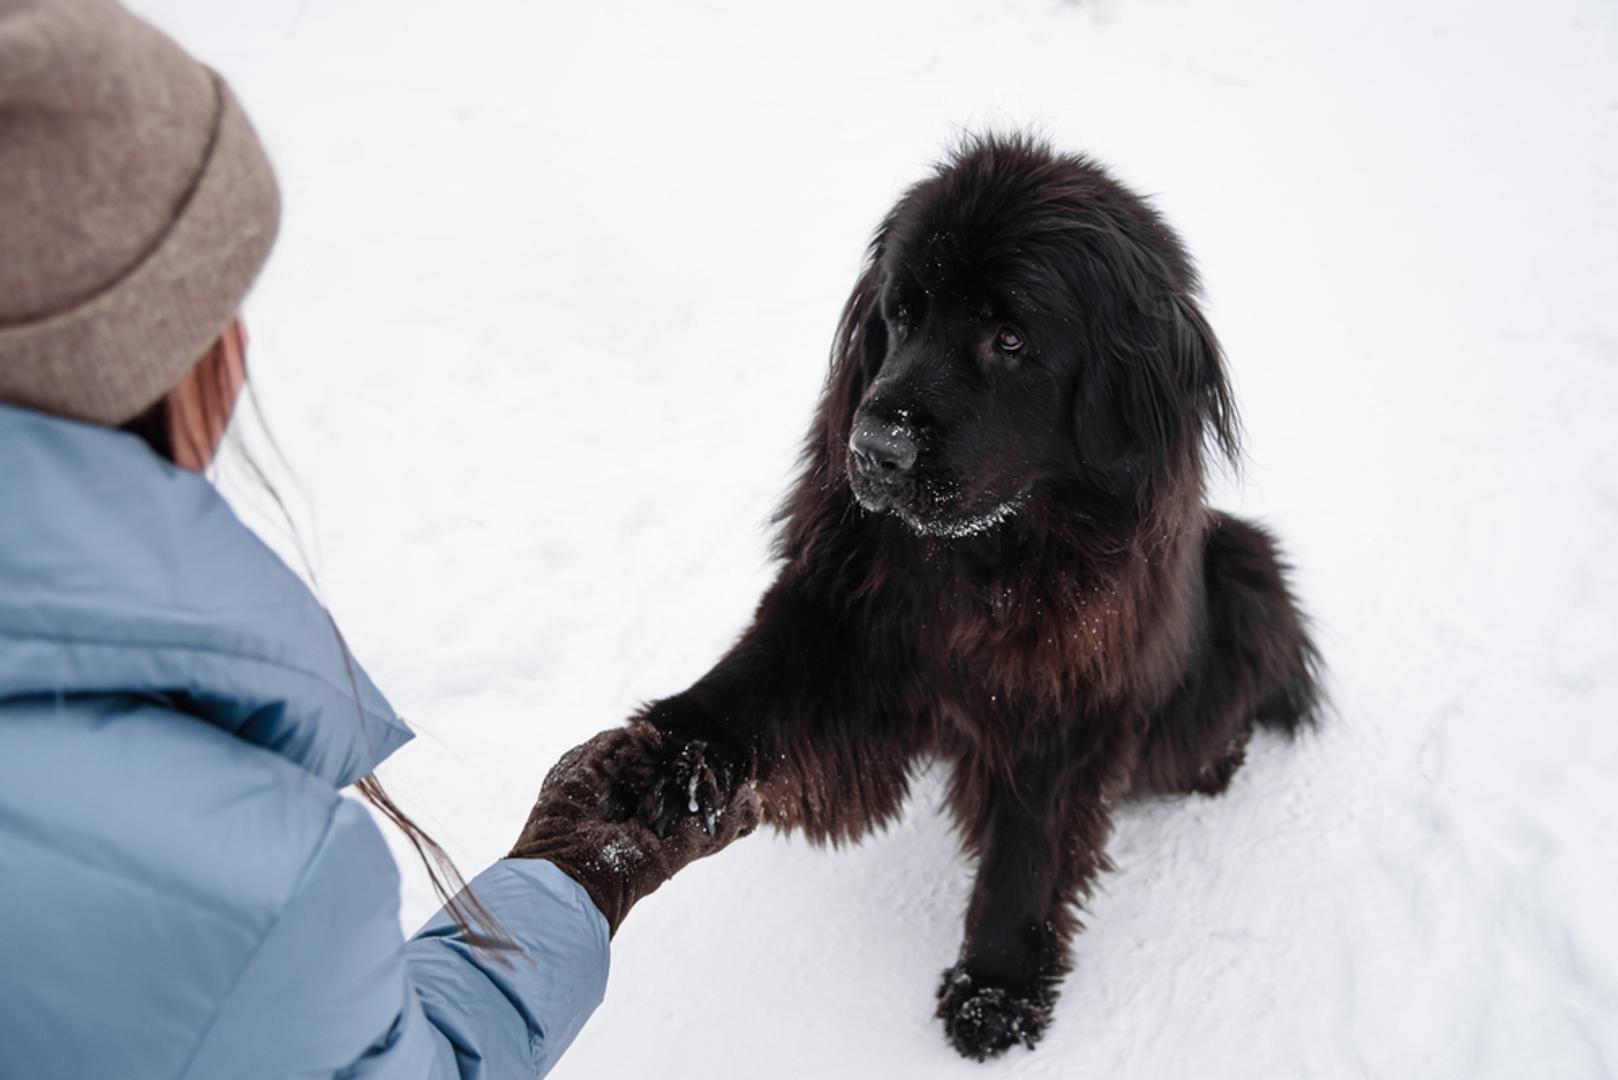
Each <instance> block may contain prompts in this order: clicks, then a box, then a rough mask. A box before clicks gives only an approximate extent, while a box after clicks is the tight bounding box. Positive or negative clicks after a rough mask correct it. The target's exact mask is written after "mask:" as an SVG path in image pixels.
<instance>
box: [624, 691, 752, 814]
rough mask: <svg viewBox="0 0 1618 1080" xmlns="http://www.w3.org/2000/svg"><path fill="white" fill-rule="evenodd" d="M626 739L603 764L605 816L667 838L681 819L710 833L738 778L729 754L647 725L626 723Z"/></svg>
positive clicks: (730, 797) (728, 801) (643, 722)
mask: <svg viewBox="0 0 1618 1080" xmlns="http://www.w3.org/2000/svg"><path fill="white" fill-rule="evenodd" d="M628 731H629V732H630V734H631V738H629V739H628V740H626V741H625V743H624V744H623V745H622V746H620V747H619V748H618V749H617V752H616V753H615V754H614V755H613V756H612V758H611V759H610V760H609V761H608V762H607V763H606V765H605V768H604V771H605V772H606V774H607V779H608V792H607V799H606V806H605V811H606V817H607V820H609V821H624V820H627V819H629V818H638V819H640V820H641V821H642V822H643V823H645V824H646V825H647V826H648V827H649V828H651V829H652V830H653V831H654V832H656V833H657V835H658V836H660V837H667V836H668V835H669V833H670V832H671V831H672V830H673V829H674V827H675V826H676V825H678V824H679V822H680V821H681V820H682V819H683V818H685V817H686V816H694V817H696V818H697V820H698V821H700V822H701V824H702V828H703V831H704V832H706V833H707V834H708V835H709V836H713V835H715V833H716V831H717V829H718V824H719V815H721V814H723V813H724V808H725V807H726V806H729V805H730V803H731V800H732V799H733V798H735V795H736V791H737V789H738V787H739V786H740V784H741V782H742V780H743V777H742V770H741V769H740V768H739V767H737V765H736V764H735V762H734V761H733V760H732V758H731V756H730V755H729V754H727V753H725V752H724V751H723V749H722V748H720V747H719V746H717V745H715V744H713V743H710V742H709V741H707V740H705V739H686V738H682V737H680V736H679V735H677V734H674V733H671V732H667V731H663V730H662V729H660V728H658V727H656V726H655V725H654V724H652V723H651V722H650V721H646V720H637V721H635V722H633V723H632V724H630V726H629V728H628Z"/></svg>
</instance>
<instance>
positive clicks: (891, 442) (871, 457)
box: [848, 417, 919, 488]
mask: <svg viewBox="0 0 1618 1080" xmlns="http://www.w3.org/2000/svg"><path fill="white" fill-rule="evenodd" d="M848 452H849V453H850V454H851V455H853V461H854V468H855V469H856V470H858V471H859V474H860V479H861V480H863V481H865V482H866V483H868V484H871V485H872V486H873V487H879V488H885V487H891V486H892V485H894V484H895V483H897V482H899V481H900V480H902V479H904V478H905V476H906V475H907V474H909V472H910V470H911V469H914V468H915V467H916V457H917V455H918V453H919V451H918V450H917V449H916V440H915V439H914V438H913V437H912V436H911V434H910V432H909V430H908V429H907V428H905V426H904V425H902V424H892V423H883V422H882V421H879V420H876V419H874V418H872V417H863V418H861V419H860V421H859V422H858V423H856V424H855V425H854V431H853V433H852V434H851V435H850V436H849V438H848Z"/></svg>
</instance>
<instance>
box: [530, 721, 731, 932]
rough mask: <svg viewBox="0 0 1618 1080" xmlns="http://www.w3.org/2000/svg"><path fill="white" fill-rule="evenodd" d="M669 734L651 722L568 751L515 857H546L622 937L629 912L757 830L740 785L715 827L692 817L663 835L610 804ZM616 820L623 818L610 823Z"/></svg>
mask: <svg viewBox="0 0 1618 1080" xmlns="http://www.w3.org/2000/svg"><path fill="white" fill-rule="evenodd" d="M662 739H663V735H662V733H661V732H659V731H658V730H657V729H656V728H654V727H653V726H652V725H651V724H648V723H646V722H645V721H639V720H638V721H635V722H634V723H632V724H630V725H629V726H627V727H622V728H614V729H612V730H610V731H603V732H602V733H601V734H599V735H597V736H596V737H595V738H593V739H591V740H589V741H588V742H585V743H582V744H580V745H579V746H576V747H574V748H573V749H572V750H569V751H568V752H567V753H566V754H563V755H562V758H561V760H560V761H558V762H557V763H556V765H555V766H554V767H553V768H552V769H551V771H550V774H549V775H547V776H546V777H545V783H544V784H543V785H542V786H541V787H540V789H539V799H538V801H537V802H535V803H534V809H533V811H532V812H531V813H530V814H529V815H528V824H527V825H526V826H525V827H524V828H523V831H522V836H520V837H519V838H518V840H517V845H516V846H515V847H514V848H512V849H511V855H510V856H509V857H510V858H513V859H547V860H549V861H550V862H551V863H553V864H555V865H556V866H557V868H559V869H560V870H562V871H563V872H564V873H566V874H567V875H568V876H569V877H571V878H572V879H573V880H574V881H577V882H578V883H579V884H580V885H582V886H583V887H584V890H585V891H586V892H588V893H589V894H590V898H591V899H592V900H594V901H595V904H596V907H597V908H599V909H600V911H601V914H602V915H604V916H606V919H607V925H608V927H609V929H610V930H611V932H612V933H614V934H616V933H617V932H618V927H619V925H620V924H622V922H623V920H624V916H625V915H626V914H628V912H629V909H630V908H631V907H633V906H634V905H635V903H636V902H637V901H639V900H641V899H642V898H643V897H645V896H647V895H649V894H650V893H652V892H653V891H654V890H655V889H656V888H657V887H658V886H659V885H661V884H663V882H665V881H667V880H668V879H669V878H671V877H673V876H674V875H675V873H676V872H678V871H679V870H680V869H681V868H683V867H684V866H686V864H688V863H691V862H693V861H695V860H697V859H700V858H703V857H704V856H707V855H712V854H714V853H715V852H718V851H721V850H723V849H724V848H725V847H727V846H729V844H730V843H731V841H733V840H737V839H740V838H741V837H743V836H746V835H747V834H748V833H751V832H752V831H753V830H754V829H756V828H757V827H758V821H759V799H758V793H757V791H755V790H754V789H753V787H752V786H751V785H742V786H740V787H738V788H737V790H736V791H735V793H734V794H733V795H731V797H730V800H729V802H727V803H726V804H724V805H723V806H721V807H719V808H718V809H717V810H716V812H715V813H714V815H713V817H712V820H711V821H705V820H704V819H702V818H700V817H695V816H688V817H685V818H684V819H682V820H681V821H680V822H678V823H677V824H676V825H675V826H674V827H673V828H671V829H670V830H669V831H668V834H667V835H666V836H663V837H659V836H658V835H657V834H656V833H654V832H652V830H651V829H649V828H647V827H646V826H645V825H644V824H642V823H641V822H640V821H639V820H638V819H637V818H635V817H634V816H631V815H629V814H628V812H627V810H626V808H623V807H619V806H616V805H614V804H613V803H612V798H611V792H612V790H613V788H614V784H613V778H614V777H616V776H617V775H618V774H619V772H620V771H621V770H622V769H623V768H624V767H625V766H626V764H628V763H631V762H639V761H642V760H644V759H645V758H646V755H647V751H648V749H650V748H655V747H656V746H657V745H658V744H659V743H660V742H661V741H662ZM609 819H618V820H609Z"/></svg>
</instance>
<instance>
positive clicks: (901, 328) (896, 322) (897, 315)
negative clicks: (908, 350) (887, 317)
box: [893, 304, 910, 336]
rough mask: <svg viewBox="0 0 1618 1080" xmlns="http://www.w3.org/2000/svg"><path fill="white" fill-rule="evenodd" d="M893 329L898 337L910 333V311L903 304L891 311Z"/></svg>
mask: <svg viewBox="0 0 1618 1080" xmlns="http://www.w3.org/2000/svg"><path fill="white" fill-rule="evenodd" d="M893 329H894V331H895V332H897V333H898V334H899V335H900V336H903V335H904V334H906V333H909V331H910V309H909V308H907V307H905V306H904V305H903V304H900V305H899V306H898V307H896V308H894V309H893Z"/></svg>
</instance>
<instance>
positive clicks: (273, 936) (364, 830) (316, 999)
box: [186, 799, 608, 1080]
mask: <svg viewBox="0 0 1618 1080" xmlns="http://www.w3.org/2000/svg"><path fill="white" fill-rule="evenodd" d="M471 887H472V888H473V889H475V890H476V891H477V895H478V897H479V899H480V900H481V901H482V902H483V904H484V906H485V907H486V908H487V909H488V910H489V912H490V913H491V914H492V915H493V916H494V917H495V918H496V919H497V920H498V921H499V922H500V924H501V926H502V927H503V928H504V930H505V932H506V934H507V935H508V936H509V937H510V938H511V939H512V941H513V942H514V943H515V944H516V945H517V946H518V949H517V950H514V951H504V952H500V953H489V952H481V951H477V950H474V949H472V948H470V947H469V946H468V945H467V943H466V942H465V940H464V939H463V937H462V935H461V934H460V932H459V931H458V930H457V929H456V928H455V925H454V923H453V922H451V921H449V919H448V917H447V916H445V915H444V914H443V913H440V914H439V915H438V916H435V917H434V918H433V920H432V921H430V922H429V923H428V924H427V926H426V927H425V928H424V929H423V930H422V932H421V933H420V934H419V935H417V937H416V938H414V939H412V940H411V941H409V942H408V943H407V942H406V941H405V940H404V936H403V934H402V933H401V932H400V929H399V875H398V870H397V868H396V867H395V865H394V862H393V858H392V855H391V854H390V853H389V851H388V847H387V844H386V842H385V841H384V840H383V838H382V834H381V832H380V831H378V829H377V827H376V825H375V824H374V823H373V822H372V820H371V818H370V815H369V814H368V813H367V812H366V810H365V809H364V808H363V807H362V806H360V805H358V804H357V803H354V802H351V801H349V800H346V799H340V800H337V802H336V805H335V806H334V809H333V813H332V819H331V824H330V826H329V827H328V829H327V831H326V835H325V837H324V839H323V840H322V841H321V844H320V846H319V848H318V849H317V850H316V852H315V853H314V855H313V856H312V858H311V859H310V862H309V864H308V866H307V868H306V870H305V873H304V875H303V879H302V880H301V881H300V882H299V884H298V886H297V889H296V891H295V892H294V893H293V894H292V896H291V897H290V899H289V900H288V901H287V903H286V906H285V907H284V908H283V910H282V912H281V915H280V917H279V918H277V919H276V920H275V922H274V923H273V924H272V925H271V926H270V928H269V929H268V931H267V932H266V933H265V935H264V937H263V939H262V941H261V943H260V944H259V947H258V948H257V950H256V952H255V953H254V957H253V960H252V962H251V963H250V964H249V966H248V967H247V969H246V970H245V971H244V972H243V973H242V975H241V978H240V979H239V980H238V982H237V984H236V987H235V989H234V990H233V991H232V992H231V994H230V996H229V997H228V998H227V999H226V1000H225V1001H224V1002H222V1003H221V1006H220V1010H219V1014H218V1017H217V1018H216V1020H215V1022H214V1024H213V1025H212V1027H211V1028H210V1029H209V1031H208V1033H207V1034H206V1035H205V1036H204V1038H203V1041H202V1043H201V1044H200V1045H199V1047H198V1050H197V1053H196V1056H195V1058H194V1059H193V1061H192V1064H191V1066H190V1068H189V1069H188V1071H187V1073H186V1075H187V1076H188V1077H208V1076H266V1077H268V1076H291V1075H300V1076H301V1075H334V1076H339V1077H344V1078H357V1077H371V1076H387V1077H395V1076H406V1077H420V1078H423V1080H426V1078H442V1080H451V1078H456V1077H459V1078H463V1080H473V1078H480V1080H495V1078H499V1077H506V1076H536V1075H544V1073H545V1072H547V1071H548V1070H549V1069H550V1068H551V1066H552V1065H554V1063H555V1061H556V1059H557V1057H558V1056H560V1054H561V1053H562V1052H563V1051H564V1050H566V1049H567V1046H568V1044H569V1043H570V1042H572V1040H573V1038H574V1036H576V1035H577V1034H578V1032H579V1029H580V1028H581V1027H582V1026H583V1025H584V1021H585V1020H586V1019H587V1018H588V1017H589V1015H590V1013H591V1012H592V1011H593V1010H594V1009H595V1007H596V1006H597V1005H598V1004H599V1003H600V1001H601V998H602V995H603V994H604V993H605V991H606V984H607V958H608V935H607V923H606V920H605V919H603V918H602V916H601V913H600V912H599V911H597V910H596V909H595V906H594V904H593V903H592V902H591V900H590V898H589V896H588V895H587V894H586V893H585V892H584V890H583V889H582V888H580V887H579V886H578V885H577V884H575V883H574V882H573V881H572V880H571V879H570V878H568V877H567V876H566V875H565V874H564V873H562V872H561V871H560V870H558V869H557V868H556V867H554V866H551V865H549V864H548V863H542V862H522V861H516V860H503V861H501V862H499V863H496V864H495V865H494V866H492V867H490V868H489V869H488V870H486V871H485V872H484V873H482V874H479V875H478V876H477V877H476V878H475V879H474V880H473V882H472V885H471Z"/></svg>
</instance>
